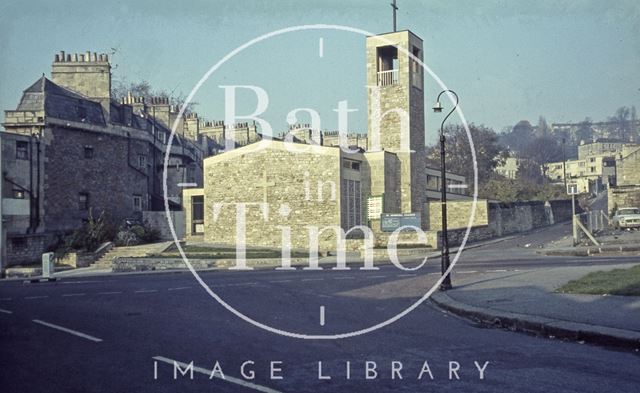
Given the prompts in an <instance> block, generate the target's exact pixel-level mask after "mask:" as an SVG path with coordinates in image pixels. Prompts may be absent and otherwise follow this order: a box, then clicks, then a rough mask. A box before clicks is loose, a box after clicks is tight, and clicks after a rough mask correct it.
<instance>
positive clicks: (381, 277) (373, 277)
mask: <svg viewBox="0 0 640 393" xmlns="http://www.w3.org/2000/svg"><path fill="white" fill-rule="evenodd" d="M385 277H387V276H369V277H368V278H385Z"/></svg>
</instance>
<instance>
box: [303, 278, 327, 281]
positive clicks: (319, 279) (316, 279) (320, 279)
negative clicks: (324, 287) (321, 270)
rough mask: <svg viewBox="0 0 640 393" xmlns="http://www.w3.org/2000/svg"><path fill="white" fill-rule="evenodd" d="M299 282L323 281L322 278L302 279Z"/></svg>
mask: <svg viewBox="0 0 640 393" xmlns="http://www.w3.org/2000/svg"><path fill="white" fill-rule="evenodd" d="M300 281H324V278H303V279H302V280H300Z"/></svg>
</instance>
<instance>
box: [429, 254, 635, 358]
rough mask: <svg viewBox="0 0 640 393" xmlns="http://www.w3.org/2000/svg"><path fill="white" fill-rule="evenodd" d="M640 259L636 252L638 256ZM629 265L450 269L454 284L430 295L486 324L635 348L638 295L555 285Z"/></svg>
mask: <svg viewBox="0 0 640 393" xmlns="http://www.w3.org/2000/svg"><path fill="white" fill-rule="evenodd" d="M637 262H638V264H640V258H639V260H638V261H637ZM628 267H630V266H629V265H627V264H625V265H592V266H575V267H574V266H572V267H551V268H541V269H535V270H531V271H522V272H507V271H504V272H490V273H483V274H479V275H474V276H473V277H469V276H465V275H454V276H455V278H456V280H455V281H456V287H455V289H453V290H449V291H447V292H438V293H434V295H433V296H432V297H431V299H432V301H433V302H435V303H436V304H438V305H439V306H440V307H442V308H444V309H446V310H449V311H451V312H453V313H455V314H457V315H461V316H464V317H467V318H471V319H474V320H477V321H479V322H482V323H484V324H487V325H492V326H497V327H503V328H508V329H511V330H519V331H524V332H529V333H534V334H539V335H546V336H554V337H556V338H565V339H572V340H579V341H587V342H590V343H597V344H604V345H612V346H619V347H628V348H632V349H637V348H640V297H636V296H603V295H577V294H565V293H558V292H556V290H557V289H558V288H559V287H561V286H562V285H564V284H565V283H567V282H568V281H571V280H574V279H578V278H580V277H582V276H584V275H586V274H588V273H591V272H594V271H602V270H611V269H615V268H628Z"/></svg>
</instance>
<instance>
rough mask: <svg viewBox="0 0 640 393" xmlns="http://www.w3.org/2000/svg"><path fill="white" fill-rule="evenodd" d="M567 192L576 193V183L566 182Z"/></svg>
mask: <svg viewBox="0 0 640 393" xmlns="http://www.w3.org/2000/svg"><path fill="white" fill-rule="evenodd" d="M567 194H569V195H578V185H577V184H576V183H569V184H567Z"/></svg>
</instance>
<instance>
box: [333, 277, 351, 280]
mask: <svg viewBox="0 0 640 393" xmlns="http://www.w3.org/2000/svg"><path fill="white" fill-rule="evenodd" d="M333 279H334V280H355V277H334V278H333Z"/></svg>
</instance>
